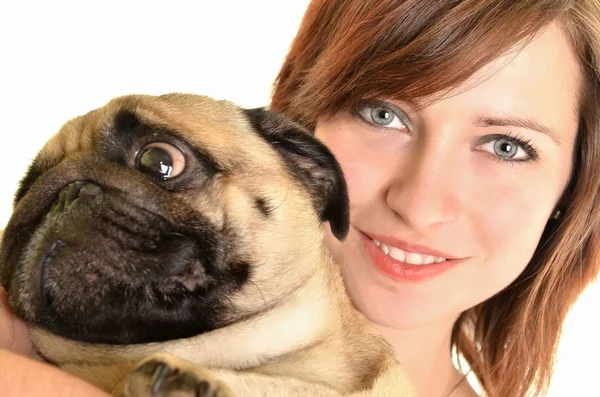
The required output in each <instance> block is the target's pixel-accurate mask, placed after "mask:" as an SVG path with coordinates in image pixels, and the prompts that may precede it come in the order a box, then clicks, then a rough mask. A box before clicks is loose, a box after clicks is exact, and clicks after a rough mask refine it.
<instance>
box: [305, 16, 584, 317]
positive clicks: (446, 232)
mask: <svg viewBox="0 0 600 397" xmlns="http://www.w3.org/2000/svg"><path fill="white" fill-rule="evenodd" d="M579 79H580V72H579V69H578V64H577V61H576V59H575V56H574V55H573V53H572V48H571V46H570V43H569V41H568V39H567V38H566V36H565V35H564V33H563V31H562V30H561V29H560V27H559V26H558V25H551V26H550V27H549V28H548V29H547V30H546V31H545V32H544V33H543V34H541V35H540V36H538V38H536V39H535V40H534V41H532V42H531V43H530V44H528V45H527V46H526V47H525V48H524V49H523V50H522V51H521V52H518V53H515V52H513V53H511V54H508V55H505V56H502V57H500V58H498V59H497V60H496V61H495V62H493V63H492V64H490V65H489V66H487V67H485V68H484V69H483V70H481V73H478V76H475V80H471V81H468V82H466V83H465V84H464V85H463V86H462V87H459V90H457V93H456V94H455V95H452V96H446V97H444V98H442V99H439V100H437V101H435V102H433V104H432V105H429V106H427V107H424V108H421V109H419V110H416V107H414V106H411V104H409V103H404V102H401V101H394V102H375V103H365V104H364V105H362V106H361V107H360V108H358V109H357V111H356V112H355V113H354V112H348V113H344V114H338V115H336V116H335V117H331V118H327V119H321V120H319V122H318V123H317V129H316V134H317V137H318V138H319V139H321V140H322V141H323V142H325V144H327V146H328V147H329V148H330V149H331V150H332V151H333V153H334V154H335V155H336V157H337V159H338V160H339V162H340V164H341V166H342V169H343V170H344V173H345V175H346V178H347V181H348V189H349V194H350V206H351V208H350V213H351V231H350V234H349V236H348V238H347V239H346V240H345V241H343V242H339V241H337V240H336V239H335V238H334V237H332V236H331V235H330V234H329V235H328V241H329V243H330V245H331V248H332V251H333V254H334V256H335V258H336V260H337V261H338V262H339V264H340V266H341V269H342V273H343V276H344V280H345V283H346V286H347V288H348V290H349V293H350V295H351V297H352V300H353V301H354V303H355V305H356V306H357V307H358V309H359V310H360V311H362V312H363V313H364V314H365V315H366V316H367V317H369V318H370V319H371V320H372V321H374V322H375V323H377V324H380V325H383V326H387V327H393V328H411V327H415V326H420V325H427V324H432V323H434V322H437V321H454V320H455V319H456V316H458V315H459V314H460V312H462V311H464V310H466V309H468V308H470V307H472V306H474V305H476V304H478V303H480V302H482V301H484V300H485V299H487V298H489V297H491V296H492V295H494V294H496V293H497V292H499V291H500V290H502V289H503V288H505V287H506V286H508V285H509V284H510V283H511V282H512V281H513V280H514V279H515V278H516V277H517V276H518V275H519V274H520V273H521V272H522V271H523V269H524V268H525V266H526V265H527V263H528V262H529V260H530V259H531V257H532V255H533V253H534V250H535V248H536V246H537V244H538V241H539V239H540V236H541V234H542V231H543V230H544V227H545V226H546V224H547V222H548V221H549V218H550V217H551V215H552V213H553V212H554V210H555V208H556V206H557V204H558V201H559V199H560V197H561V194H562V192H563V190H564V189H565V187H566V185H567V182H568V180H569V176H570V172H571V166H572V160H571V159H572V155H573V148H574V142H575V137H576V132H577V127H578V114H577V103H578V86H579ZM438 262H439V263H438Z"/></svg>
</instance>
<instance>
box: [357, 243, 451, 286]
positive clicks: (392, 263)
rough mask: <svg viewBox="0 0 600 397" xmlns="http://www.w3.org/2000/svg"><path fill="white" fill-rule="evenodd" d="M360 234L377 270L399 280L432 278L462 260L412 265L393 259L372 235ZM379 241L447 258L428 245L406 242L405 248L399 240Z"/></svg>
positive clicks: (410, 280)
mask: <svg viewBox="0 0 600 397" xmlns="http://www.w3.org/2000/svg"><path fill="white" fill-rule="evenodd" d="M359 234H360V235H361V238H362V241H363V246H364V247H365V251H366V253H367V255H368V256H369V258H370V259H371V261H372V262H373V264H374V267H375V268H376V269H377V270H379V272H381V273H383V274H384V275H385V276H387V277H389V278H391V279H394V280H397V281H403V282H419V281H425V280H428V279H432V278H434V277H436V276H438V275H440V274H441V273H444V272H446V271H447V270H449V269H451V268H453V267H454V266H456V265H458V264H459V263H460V262H462V260H461V259H446V260H445V261H444V262H441V263H432V264H429V265H422V266H417V265H410V264H408V263H404V262H400V261H397V260H395V259H393V258H392V257H390V256H388V255H386V254H384V253H383V252H382V251H381V249H380V248H379V247H378V246H377V245H375V242H374V241H373V238H371V237H370V236H368V235H366V234H364V233H362V232H361V233H359ZM374 238H375V239H376V240H379V239H378V238H377V237H374ZM379 241H382V242H383V243H385V244H388V242H389V244H390V245H394V246H395V247H398V248H400V249H406V250H407V251H411V252H415V251H416V252H418V253H423V254H427V255H433V256H439V257H444V258H445V256H444V254H443V253H441V252H437V251H433V250H427V249H426V247H420V246H416V245H410V244H408V245H407V244H405V245H404V247H406V248H403V247H402V244H398V242H397V241H395V242H394V243H392V242H391V241H390V240H389V239H388V240H387V241H388V242H386V241H385V240H379ZM392 241H393V240H392ZM399 245H400V246H399ZM409 247H410V248H409ZM424 248H425V249H424ZM413 250H414V251H413ZM431 252H432V253H431Z"/></svg>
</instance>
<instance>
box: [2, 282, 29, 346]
mask: <svg viewBox="0 0 600 397" xmlns="http://www.w3.org/2000/svg"><path fill="white" fill-rule="evenodd" d="M0 349H7V350H10V351H12V352H14V353H18V354H22V355H26V356H30V355H31V342H30V341H29V329H28V328H27V325H26V324H25V323H24V322H22V321H21V320H19V319H18V318H17V317H16V316H15V315H14V313H13V312H12V310H11V309H10V306H9V304H8V295H7V294H6V291H5V290H4V288H2V287H0Z"/></svg>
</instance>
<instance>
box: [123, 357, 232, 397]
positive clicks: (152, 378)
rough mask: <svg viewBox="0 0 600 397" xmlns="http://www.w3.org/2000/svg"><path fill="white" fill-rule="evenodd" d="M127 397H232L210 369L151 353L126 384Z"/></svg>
mask: <svg viewBox="0 0 600 397" xmlns="http://www.w3.org/2000/svg"><path fill="white" fill-rule="evenodd" d="M125 395H126V396H127V397H150V396H151V397H234V394H233V392H232V391H231V389H230V388H229V387H228V386H227V385H226V384H225V383H223V382H221V381H219V380H218V379H216V378H215V377H214V376H213V375H212V373H211V371H210V370H208V369H204V368H200V367H196V366H194V365H192V364H190V363H188V362H186V361H183V360H180V359H178V358H176V357H174V356H172V355H170V354H166V353H158V354H153V355H152V356H150V357H148V358H147V359H145V360H144V361H142V362H141V363H140V364H139V365H138V366H137V367H136V369H134V370H133V372H132V373H131V374H130V375H129V378H128V379H127V382H126V384H125Z"/></svg>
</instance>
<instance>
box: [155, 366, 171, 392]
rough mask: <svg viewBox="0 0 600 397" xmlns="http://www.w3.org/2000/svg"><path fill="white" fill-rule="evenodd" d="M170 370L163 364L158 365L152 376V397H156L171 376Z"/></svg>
mask: <svg viewBox="0 0 600 397" xmlns="http://www.w3.org/2000/svg"><path fill="white" fill-rule="evenodd" d="M171 373H172V371H171V368H170V367H169V366H168V365H167V364H165V363H158V365H157V366H156V369H155V370H154V375H152V396H153V397H155V396H158V393H159V392H160V389H161V387H162V385H163V382H164V381H165V379H167V377H168V376H169V375H171Z"/></svg>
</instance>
